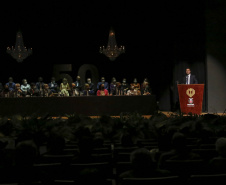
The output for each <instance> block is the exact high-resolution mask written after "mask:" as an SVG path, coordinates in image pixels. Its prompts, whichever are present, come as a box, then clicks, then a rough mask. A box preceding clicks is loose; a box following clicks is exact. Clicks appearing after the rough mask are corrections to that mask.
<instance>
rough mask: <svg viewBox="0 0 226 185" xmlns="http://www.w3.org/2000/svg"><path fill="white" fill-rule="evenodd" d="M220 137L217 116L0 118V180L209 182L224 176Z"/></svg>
mask: <svg viewBox="0 0 226 185" xmlns="http://www.w3.org/2000/svg"><path fill="white" fill-rule="evenodd" d="M225 138H226V117H225V116H224V115H221V116H219V115H217V114H206V115H199V116H198V115H193V116H192V115H191V116H183V115H172V116H169V117H168V116H166V115H165V114H163V113H161V112H157V113H156V114H154V115H152V116H151V117H150V118H145V117H143V116H142V115H140V114H138V113H126V114H121V116H120V117H117V118H116V117H110V116H100V117H97V118H90V117H86V116H80V115H77V114H74V115H73V116H71V117H69V118H68V119H62V118H61V117H59V118H56V119H53V118H52V117H48V116H45V117H41V118H40V117H37V116H36V115H31V116H30V117H29V118H28V117H22V116H19V115H15V116H11V117H0V174H1V177H0V185H3V184H8V185H13V184H15V185H16V184H18V185H20V184H21V185H22V184H23V185H26V184H29V185H32V184H39V185H45V184H48V185H51V184H53V185H55V184H56V185H57V184H59V185H64V184H78V185H79V184H83V185H84V184H98V185H128V184H129V185H138V184H139V185H146V184H155V185H163V184H164V185H166V184H174V185H179V184H180V185H184V184H185V185H196V184H199V185H202V184H204V183H205V184H206V183H208V182H212V183H214V182H215V181H216V182H218V181H219V179H222V180H226V168H225V167H224V168H223V167H222V165H221V166H220V164H221V163H222V164H225V161H226V142H224V139H225ZM219 139H221V140H219ZM143 149H144V150H143ZM145 151H148V156H147V155H146V153H145ZM149 154H150V158H149ZM139 157H140V158H139ZM135 162H136V163H135ZM139 164H142V165H143V166H142V167H143V168H145V169H146V168H147V171H148V170H149V169H150V173H144V174H142V173H137V170H138V171H139V168H141V166H139ZM146 164H150V165H151V166H148V165H147V166H146ZM225 166H226V165H225ZM140 170H141V171H142V170H143V169H140ZM159 171H161V173H159ZM144 172H145V171H144ZM147 174H148V175H147Z"/></svg>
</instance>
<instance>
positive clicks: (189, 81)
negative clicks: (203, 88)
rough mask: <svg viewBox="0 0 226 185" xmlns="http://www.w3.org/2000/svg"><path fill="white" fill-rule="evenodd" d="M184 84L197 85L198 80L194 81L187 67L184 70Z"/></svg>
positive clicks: (194, 78) (193, 76)
mask: <svg viewBox="0 0 226 185" xmlns="http://www.w3.org/2000/svg"><path fill="white" fill-rule="evenodd" d="M183 83H184V84H198V80H197V79H196V77H195V75H192V74H191V69H190V68H189V67H188V68H186V76H185V77H184V78H183Z"/></svg>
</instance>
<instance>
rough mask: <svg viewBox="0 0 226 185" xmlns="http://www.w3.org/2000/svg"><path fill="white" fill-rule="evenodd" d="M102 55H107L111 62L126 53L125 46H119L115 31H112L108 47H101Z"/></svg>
mask: <svg viewBox="0 0 226 185" xmlns="http://www.w3.org/2000/svg"><path fill="white" fill-rule="evenodd" d="M100 53H103V54H104V55H106V56H107V57H108V58H109V59H110V60H111V61H114V60H115V59H116V58H117V57H118V56H119V55H120V54H122V53H125V47H124V46H120V47H118V46H117V43H116V39H115V32H114V31H113V29H110V32H109V37H108V45H107V47H106V48H105V47H104V46H103V47H100Z"/></svg>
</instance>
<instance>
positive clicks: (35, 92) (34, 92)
mask: <svg viewBox="0 0 226 185" xmlns="http://www.w3.org/2000/svg"><path fill="white" fill-rule="evenodd" d="M30 86H31V89H30V90H29V91H28V93H29V94H30V96H34V97H37V96H40V91H39V90H38V88H37V87H36V84H35V83H34V82H32V83H31V84H30Z"/></svg>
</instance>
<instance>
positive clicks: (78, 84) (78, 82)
mask: <svg viewBox="0 0 226 185" xmlns="http://www.w3.org/2000/svg"><path fill="white" fill-rule="evenodd" d="M72 88H73V92H72V94H73V96H80V93H81V91H82V83H81V78H80V76H77V77H76V81H75V82H73V83H72Z"/></svg>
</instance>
